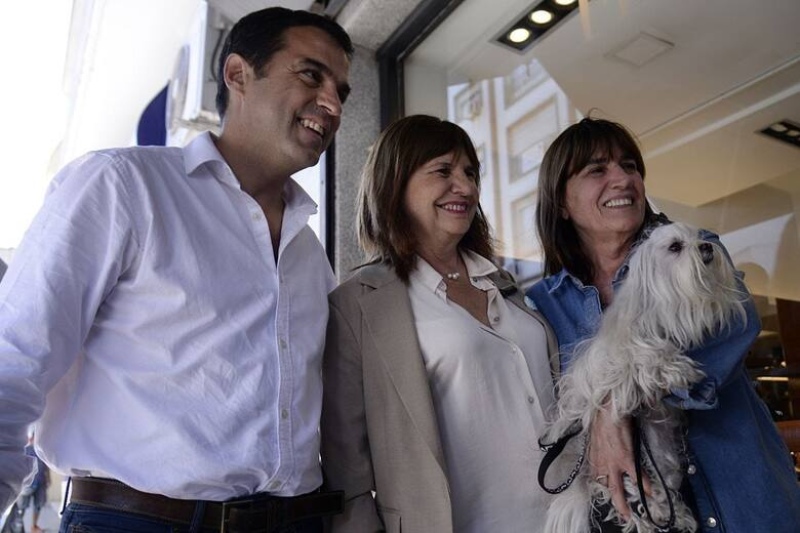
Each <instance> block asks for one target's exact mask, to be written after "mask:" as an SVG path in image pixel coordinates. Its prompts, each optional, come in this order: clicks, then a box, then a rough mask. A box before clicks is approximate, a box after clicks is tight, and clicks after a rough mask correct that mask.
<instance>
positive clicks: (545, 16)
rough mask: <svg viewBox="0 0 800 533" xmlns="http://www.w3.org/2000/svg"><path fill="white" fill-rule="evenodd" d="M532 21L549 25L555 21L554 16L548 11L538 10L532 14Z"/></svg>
mask: <svg viewBox="0 0 800 533" xmlns="http://www.w3.org/2000/svg"><path fill="white" fill-rule="evenodd" d="M531 20H532V21H533V22H535V23H536V24H547V23H548V22H550V21H551V20H553V14H552V13H550V12H549V11H547V10H546V9H537V10H536V11H534V12H533V13H531Z"/></svg>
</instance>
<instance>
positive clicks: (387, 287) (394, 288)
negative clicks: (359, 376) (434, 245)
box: [359, 265, 446, 472]
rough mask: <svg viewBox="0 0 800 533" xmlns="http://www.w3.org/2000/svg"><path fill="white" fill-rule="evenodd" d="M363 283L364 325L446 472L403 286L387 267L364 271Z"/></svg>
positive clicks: (412, 415)
mask: <svg viewBox="0 0 800 533" xmlns="http://www.w3.org/2000/svg"><path fill="white" fill-rule="evenodd" d="M361 278H362V282H363V283H364V284H365V285H367V286H369V287H372V288H373V289H374V290H371V291H368V292H366V293H365V294H364V295H363V296H362V297H361V298H360V300H359V302H360V305H361V310H362V312H363V315H362V316H363V317H364V321H365V323H366V326H367V328H368V330H369V332H370V334H371V335H372V339H373V341H374V342H375V347H376V349H377V351H378V353H379V355H380V357H381V359H382V360H383V362H384V364H385V365H386V370H387V373H388V374H389V377H390V379H391V381H392V384H393V385H394V387H395V389H396V390H397V395H398V397H399V398H400V401H401V402H402V403H403V406H404V407H405V409H406V411H407V412H408V414H409V416H410V417H411V420H412V421H413V423H414V425H415V426H416V427H417V429H418V430H419V432H420V434H421V436H422V438H423V439H424V440H425V442H427V444H428V446H429V447H430V449H431V452H432V453H433V455H434V456H435V458H436V461H437V462H438V463H439V465H440V466H441V468H442V471H443V472H445V471H446V466H445V460H444V453H443V451H442V444H441V440H440V439H439V428H438V425H437V423H436V414H435V411H434V407H433V399H432V398H431V393H430V387H429V385H428V374H427V372H426V370H425V364H424V362H423V360H422V353H421V349H420V347H419V341H418V338H417V331H416V328H415V326H414V319H413V314H412V311H411V301H410V300H409V298H408V289H407V288H406V286H405V284H404V283H403V282H402V281H400V279H399V278H397V276H396V275H395V274H394V272H393V271H391V270H390V269H389V268H388V267H385V266H383V265H371V266H368V267H364V269H362V273H361Z"/></svg>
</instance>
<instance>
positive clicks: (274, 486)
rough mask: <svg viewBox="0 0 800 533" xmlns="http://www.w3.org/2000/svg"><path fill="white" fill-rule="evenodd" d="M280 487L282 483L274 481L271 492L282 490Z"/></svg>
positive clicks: (270, 485) (270, 488)
mask: <svg viewBox="0 0 800 533" xmlns="http://www.w3.org/2000/svg"><path fill="white" fill-rule="evenodd" d="M280 486H281V482H280V481H277V480H276V481H273V482H272V483H270V484H269V490H278V488H280Z"/></svg>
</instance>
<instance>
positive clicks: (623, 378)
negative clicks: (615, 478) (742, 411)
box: [542, 223, 746, 533]
mask: <svg viewBox="0 0 800 533" xmlns="http://www.w3.org/2000/svg"><path fill="white" fill-rule="evenodd" d="M712 255H713V257H711V256H712ZM704 258H705V261H704ZM629 266H630V270H629V272H628V276H627V279H626V281H625V282H624V283H623V285H622V287H621V288H620V289H619V290H618V292H617V293H616V295H615V297H614V302H613V304H612V305H610V306H609V307H608V309H607V310H606V311H605V313H604V315H603V320H602V324H601V325H600V328H599V330H598V333H597V334H596V335H595V336H594V337H593V338H591V339H588V340H586V341H584V342H582V343H580V344H579V345H578V347H577V348H576V352H575V354H574V359H573V361H574V362H573V364H572V367H571V368H570V370H569V372H567V373H566V374H565V375H564V376H562V377H561V379H560V380H559V382H558V392H559V399H558V403H557V405H556V408H557V411H556V416H555V420H554V422H553V423H552V424H551V425H550V426H549V428H548V431H547V433H546V434H545V435H544V438H543V439H542V440H543V442H555V441H556V440H557V439H558V438H559V437H561V436H562V435H564V434H565V433H567V432H569V430H570V428H573V427H575V426H574V425H575V424H576V423H580V424H581V427H582V428H583V430H582V432H581V433H580V434H579V435H577V436H576V437H574V438H573V439H572V440H571V442H570V445H569V446H568V447H567V449H566V450H565V451H564V452H563V453H562V455H561V457H559V460H558V462H561V463H562V464H561V465H560V466H561V475H563V473H564V470H565V468H564V467H563V461H567V464H569V465H574V464H575V463H576V462H577V457H578V454H580V452H581V447H582V445H583V442H584V438H585V434H586V432H587V430H588V429H589V428H590V427H591V423H592V419H593V417H594V415H595V413H596V412H597V410H598V409H601V408H602V407H605V408H607V409H609V412H610V414H611V415H612V416H613V417H614V419H615V420H620V419H622V418H623V417H625V416H628V415H632V414H634V413H635V414H636V415H637V417H638V420H639V423H640V425H641V427H642V431H643V432H644V435H645V438H646V440H647V442H648V443H649V445H650V448H651V449H652V452H653V456H654V457H655V458H656V463H657V466H658V469H659V471H660V472H661V474H662V475H663V476H664V479H665V481H666V484H667V486H668V487H669V491H670V494H671V497H672V500H673V503H674V506H675V515H676V517H675V518H676V520H675V524H674V529H675V530H677V531H686V532H689V531H695V529H696V527H697V524H696V522H695V520H694V518H693V517H692V514H691V512H690V511H689V509H688V507H687V506H686V504H685V503H684V502H683V501H682V500H681V499H680V496H679V494H678V489H679V487H680V485H681V481H682V472H681V465H680V451H679V449H678V447H679V444H680V436H679V433H678V432H679V430H680V426H681V416H680V413H679V411H678V410H677V409H675V408H673V407H670V406H668V405H666V404H665V403H664V402H662V399H663V397H664V396H666V395H667V394H669V391H671V390H678V389H688V388H690V387H691V386H692V385H693V384H696V383H697V382H699V381H700V380H701V379H702V378H703V377H704V374H703V372H702V371H701V369H699V368H698V365H697V364H696V363H695V362H694V361H693V360H691V359H690V358H688V357H687V356H686V355H685V354H686V352H687V351H689V350H691V349H692V348H694V347H697V346H699V345H701V344H702V343H703V340H704V339H705V338H707V337H708V336H709V335H714V334H716V333H718V332H720V331H722V330H724V329H725V328H729V327H731V325H732V324H733V322H734V319H735V318H736V317H739V318H740V319H741V320H742V321H744V320H745V319H746V315H745V310H744V306H743V301H744V299H745V295H744V294H743V293H742V292H741V291H740V289H739V288H738V286H737V282H736V278H735V274H734V270H733V267H732V265H731V264H730V262H729V260H728V258H727V256H726V255H725V253H724V252H723V250H721V249H719V248H718V247H717V246H716V245H712V244H710V243H707V242H705V241H703V240H700V238H699V234H698V230H697V229H695V228H692V227H690V226H688V225H686V224H680V223H673V224H667V225H664V226H659V227H657V228H656V229H654V230H653V231H652V234H651V235H650V236H649V238H647V239H646V240H644V241H643V242H642V243H641V244H640V245H639V246H638V247H637V249H636V250H635V252H634V253H633V255H632V256H631V259H630V262H629ZM566 470H567V471H568V470H569V468H568V467H567V468H566ZM643 471H644V472H646V473H647V474H648V475H649V477H650V479H651V480H652V488H653V494H652V496H648V497H647V504H648V506H649V508H650V512H651V513H652V516H653V519H654V520H655V521H656V522H657V523H659V524H660V525H663V524H665V523H667V521H668V519H669V507H668V504H667V498H666V493H665V491H664V488H663V486H662V485H661V483H660V482H659V480H658V478H657V476H656V475H655V473H654V471H653V470H652V467H651V466H650V465H649V464H647V461H645V465H644V469H643ZM630 474H631V477H632V476H633V473H630ZM548 478H552V476H548ZM559 482H560V480H559ZM550 484H551V483H548V485H550ZM626 491H627V493H628V501H629V503H630V505H631V509H633V510H634V512H633V513H632V515H631V516H632V519H631V520H630V521H629V522H628V523H627V524H625V527H624V531H625V532H632V531H638V532H640V533H645V532H647V533H650V532H654V531H656V528H655V527H654V526H653V524H652V523H651V522H650V521H649V520H648V519H647V516H646V514H645V512H644V509H643V507H642V505H641V501H640V498H639V491H638V489H637V487H636V486H635V483H634V482H633V481H632V479H630V478H629V479H626ZM610 497H611V493H610V491H609V490H608V489H607V488H606V487H605V486H603V485H601V484H600V483H598V482H597V481H596V480H595V479H593V478H592V476H591V474H590V467H589V465H588V460H586V461H584V463H583V465H582V467H581V469H580V471H579V472H578V475H577V477H576V478H575V481H574V482H573V483H572V485H571V486H570V488H569V489H567V490H566V491H564V492H562V493H561V494H559V495H558V496H557V497H556V498H555V499H554V500H553V502H552V504H551V505H550V507H549V510H548V514H547V523H546V526H545V531H547V532H548V533H583V532H588V531H589V530H590V515H591V511H592V505H593V503H592V502H595V503H601V502H603V503H604V502H608V501H609V500H610ZM608 507H610V508H611V509H612V510H611V512H610V513H609V515H608V516H607V517H605V518H606V519H609V520H614V521H616V522H617V523H620V518H619V516H618V514H617V513H616V511H615V510H614V509H613V507H612V506H610V505H609V506H608Z"/></svg>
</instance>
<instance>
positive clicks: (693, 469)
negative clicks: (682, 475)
mask: <svg viewBox="0 0 800 533" xmlns="http://www.w3.org/2000/svg"><path fill="white" fill-rule="evenodd" d="M686 472H687V473H688V474H689V475H690V476H693V475H694V474H696V473H697V467H696V466H694V465H689V467H688V468H687V469H686Z"/></svg>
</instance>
